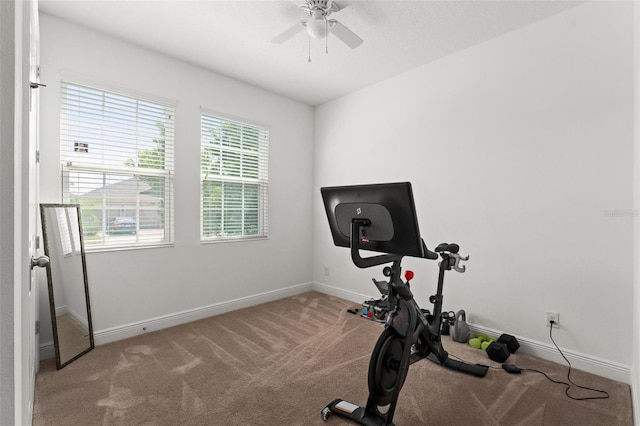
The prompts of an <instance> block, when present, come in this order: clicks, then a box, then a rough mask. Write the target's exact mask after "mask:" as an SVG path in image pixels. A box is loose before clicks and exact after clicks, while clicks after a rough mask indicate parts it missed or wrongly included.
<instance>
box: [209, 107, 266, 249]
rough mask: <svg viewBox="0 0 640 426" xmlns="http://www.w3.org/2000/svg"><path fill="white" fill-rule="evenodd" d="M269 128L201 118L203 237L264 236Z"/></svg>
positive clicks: (218, 238) (212, 118)
mask: <svg viewBox="0 0 640 426" xmlns="http://www.w3.org/2000/svg"><path fill="white" fill-rule="evenodd" d="M268 144H269V131H268V130H267V129H265V128H263V127H260V126H256V125H253V124H246V123H241V122H238V121H232V120H228V119H225V118H220V117H215V116H213V115H209V114H205V113H203V114H202V116H201V155H200V172H201V179H202V181H201V218H202V219H201V238H202V240H203V241H211V240H214V241H216V240H229V239H243V238H260V237H266V236H267V235H268V232H267V217H268V216H267V199H268V197H267V195H268V194H267V192H268V174H267V167H268Z"/></svg>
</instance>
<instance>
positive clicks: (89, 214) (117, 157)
mask: <svg viewBox="0 0 640 426" xmlns="http://www.w3.org/2000/svg"><path fill="white" fill-rule="evenodd" d="M61 104H62V105H61V118H60V120H61V123H60V159H61V163H62V198H63V202H65V203H77V204H80V207H81V210H82V212H81V216H82V229H83V232H84V242H85V247H86V248H87V250H91V249H95V248H111V247H113V248H116V247H134V246H147V245H158V244H167V243H170V242H172V241H173V168H174V166H173V163H174V161H173V146H174V107H173V106H172V105H168V104H163V103H159V102H157V101H149V100H144V99H139V98H135V97H131V96H127V95H125V94H118V93H112V92H107V91H104V90H100V89H97V88H93V87H88V86H83V85H79V84H74V83H70V82H63V83H62V93H61Z"/></svg>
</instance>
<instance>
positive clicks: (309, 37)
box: [307, 36, 311, 62]
mask: <svg viewBox="0 0 640 426" xmlns="http://www.w3.org/2000/svg"><path fill="white" fill-rule="evenodd" d="M307 38H308V39H309V60H308V61H307V62H311V36H308V37H307Z"/></svg>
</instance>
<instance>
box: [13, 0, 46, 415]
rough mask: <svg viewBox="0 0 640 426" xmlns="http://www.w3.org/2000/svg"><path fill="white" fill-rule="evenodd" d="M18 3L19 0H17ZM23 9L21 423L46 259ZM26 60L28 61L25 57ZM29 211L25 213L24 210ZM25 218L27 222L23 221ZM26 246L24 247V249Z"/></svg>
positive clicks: (28, 8) (32, 40) (35, 57)
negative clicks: (39, 282) (41, 247)
mask: <svg viewBox="0 0 640 426" xmlns="http://www.w3.org/2000/svg"><path fill="white" fill-rule="evenodd" d="M16 4H18V3H16ZM22 4H23V9H22V18H23V19H22V23H23V28H22V40H21V42H22V46H23V49H22V51H23V58H22V68H23V69H22V76H23V78H22V79H18V78H17V79H16V81H19V80H21V81H20V84H21V87H20V88H19V89H18V90H19V91H20V93H24V94H25V95H24V97H23V104H22V112H23V113H22V120H23V122H22V126H21V127H22V129H21V130H22V135H21V136H22V165H21V171H22V179H23V181H22V185H21V187H22V199H23V201H22V209H21V210H22V211H23V218H24V219H23V222H22V223H21V224H20V225H21V226H20V228H21V229H20V233H19V234H17V235H21V236H22V238H23V245H22V247H23V250H22V252H23V253H25V256H26V257H27V258H26V259H25V260H24V263H23V264H24V265H25V269H28V272H26V273H25V274H24V275H23V276H24V277H25V279H24V280H23V281H24V282H23V283H22V288H21V290H20V298H21V301H22V303H21V312H20V313H19V315H20V317H21V335H22V344H21V348H20V349H19V351H20V352H21V357H20V361H19V362H18V364H21V366H20V370H21V381H22V383H21V389H20V390H21V392H20V395H19V396H18V395H16V396H17V397H18V398H19V403H18V406H19V407H21V413H16V414H17V416H18V417H17V420H18V421H19V422H20V423H19V424H22V425H30V424H31V422H32V416H33V397H34V392H35V377H36V373H37V371H38V364H39V356H38V354H39V352H38V346H39V344H38V335H37V331H36V314H37V312H38V309H37V300H38V298H37V288H38V287H37V280H36V276H37V274H43V273H45V272H44V269H41V268H39V267H38V266H40V267H41V266H43V265H45V264H46V263H47V262H46V261H43V260H40V262H37V263H38V264H37V266H35V267H34V261H35V260H37V258H38V249H39V247H38V243H37V239H36V236H37V229H38V228H37V226H38V192H37V189H38V167H37V158H36V157H37V149H38V109H39V108H38V101H39V95H38V92H39V90H41V89H39V88H38V87H39V86H38V84H37V83H38V82H39V76H38V65H39V44H40V35H39V23H38V6H37V0H31V1H26V2H23V3H22ZM27 60H28V61H27ZM27 211H28V213H27ZM25 222H26V223H25ZM24 248H26V250H25V249H24Z"/></svg>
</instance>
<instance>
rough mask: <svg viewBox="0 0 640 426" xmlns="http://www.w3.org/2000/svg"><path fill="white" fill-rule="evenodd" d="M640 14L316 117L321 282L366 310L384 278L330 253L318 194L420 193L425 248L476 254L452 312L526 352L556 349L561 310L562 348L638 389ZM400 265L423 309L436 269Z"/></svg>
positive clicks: (552, 31) (502, 47)
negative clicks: (637, 27)
mask: <svg viewBox="0 0 640 426" xmlns="http://www.w3.org/2000/svg"><path fill="white" fill-rule="evenodd" d="M631 8H632V5H631V3H630V2H624V3H612V2H591V3H590V4H585V5H582V6H578V7H576V8H574V9H571V10H569V11H567V12H565V13H562V14H560V15H556V16H554V17H551V18H549V19H546V20H543V21H540V22H539V23H536V24H533V25H530V26H527V27H525V28H522V29H519V30H517V31H514V32H512V33H509V34H506V35H504V36H501V37H499V38H496V39H493V40H490V41H488V42H485V43H483V44H480V45H477V46H475V47H472V48H470V49H467V50H465V51H462V52H459V53H458V54H455V55H452V56H449V57H446V58H444V59H442V60H440V61H437V62H435V63H432V64H428V65H425V66H422V67H420V68H417V69H415V70H412V71H410V72H407V73H405V74H402V75H399V76H396V77H394V78H392V79H389V80H387V81H384V82H382V83H379V84H376V85H374V86H371V87H368V88H366V89H363V90H361V91H359V92H356V93H354V94H352V95H349V96H346V97H344V98H341V99H338V100H336V101H333V102H330V103H327V104H325V105H322V106H320V107H318V108H317V110H316V123H315V147H314V158H315V169H314V174H315V176H314V179H315V181H314V207H313V211H314V215H315V216H314V217H315V219H314V280H315V281H316V282H317V283H320V286H321V287H324V289H325V291H329V292H334V293H336V294H341V295H344V296H349V297H352V298H353V299H354V300H360V301H361V300H362V299H361V297H362V295H368V296H374V295H375V293H376V291H375V289H374V288H373V286H372V285H371V280H370V278H371V277H372V276H376V277H381V270H380V268H373V269H370V270H358V269H357V268H356V267H355V266H353V264H352V263H351V261H350V258H349V253H348V251H347V250H346V249H343V248H337V247H334V246H333V245H332V240H331V237H330V234H329V229H328V226H327V220H326V217H325V215H324V210H323V207H322V205H321V197H320V192H319V188H320V187H322V186H329V185H347V184H361V183H376V182H390V181H405V180H406V181H411V182H412V184H413V190H414V196H415V199H416V206H417V211H418V215H419V221H420V227H421V232H422V236H423V238H424V239H425V241H426V243H427V245H428V246H430V247H431V248H433V247H434V246H435V245H437V244H438V243H441V242H457V243H459V244H460V245H461V247H462V250H461V252H462V254H469V255H470V256H471V259H470V261H469V262H467V263H468V266H467V272H466V273H465V274H457V273H455V272H451V273H449V274H448V276H447V281H446V283H445V308H446V309H447V310H457V309H461V308H463V309H465V310H466V311H467V320H468V321H470V322H471V323H474V324H476V325H477V326H479V327H481V328H486V329H489V330H495V331H497V332H507V333H510V334H514V335H516V336H517V337H519V338H520V339H521V340H523V341H525V342H527V343H528V346H529V347H530V349H531V348H534V349H535V348H536V347H537V348H540V349H548V348H549V345H550V341H549V336H548V333H549V329H548V328H547V327H545V323H544V320H545V312H546V311H547V310H553V311H557V312H559V313H560V329H558V330H557V331H554V338H555V339H556V341H557V342H558V343H559V344H560V345H561V346H562V347H563V348H565V349H566V350H567V351H568V352H569V354H570V355H572V357H573V358H574V359H577V360H580V359H582V360H585V361H586V364H585V363H580V362H578V363H577V365H574V366H577V367H578V368H580V367H582V368H585V367H588V368H590V367H593V366H594V365H595V364H604V365H605V368H604V370H607V371H605V372H603V371H596V372H598V373H600V374H608V375H611V376H613V377H614V378H617V379H620V380H625V381H629V380H630V365H631V363H632V343H631V342H632V330H633V327H632V319H633V314H632V288H633V287H632V283H633V257H632V254H633V238H632V231H633V229H632V220H631V216H632V214H631V213H632V208H633V96H632V93H633V55H632V51H633V43H632V41H633V40H632V36H633V14H632V9H631ZM425 43H428V40H425ZM404 265H405V267H411V268H412V269H413V270H414V271H415V272H416V278H415V279H414V283H413V284H414V285H413V286H412V290H414V292H415V293H416V294H417V296H418V300H420V301H422V302H421V303H422V304H423V305H425V307H427V306H426V305H427V297H428V295H430V294H432V293H433V292H434V291H435V281H436V279H437V266H436V262H432V261H426V260H416V259H408V260H406V261H405V263H404ZM325 267H328V268H329V275H328V276H325V274H324V268H325ZM543 352H544V351H543ZM551 353H552V352H551V351H546V354H547V355H548V356H551V355H550V354H551ZM543 355H544V354H543ZM554 359H557V360H560V358H559V357H557V358H554Z"/></svg>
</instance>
